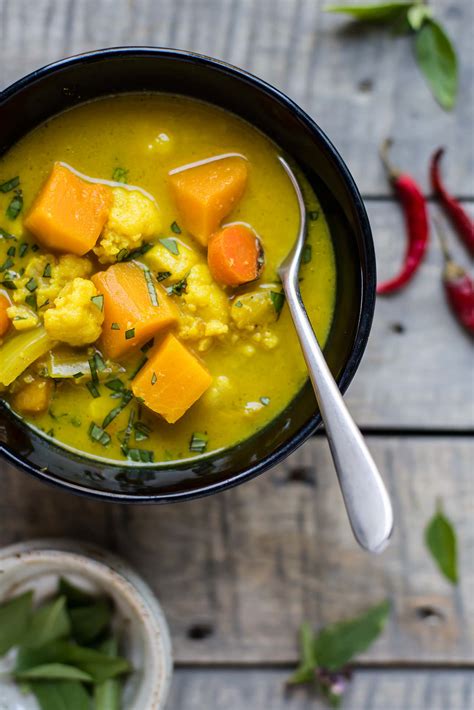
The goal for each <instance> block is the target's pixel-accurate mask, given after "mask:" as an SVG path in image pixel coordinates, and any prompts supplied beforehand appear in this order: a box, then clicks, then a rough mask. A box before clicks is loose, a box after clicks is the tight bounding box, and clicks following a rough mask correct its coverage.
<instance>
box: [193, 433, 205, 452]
mask: <svg viewBox="0 0 474 710" xmlns="http://www.w3.org/2000/svg"><path fill="white" fill-rule="evenodd" d="M207 442H208V437H207V435H206V434H200V433H199V432H197V431H196V432H194V434H193V435H192V437H191V441H190V442H189V450H190V451H195V452H197V453H200V454H202V453H204V451H206V449H207Z"/></svg>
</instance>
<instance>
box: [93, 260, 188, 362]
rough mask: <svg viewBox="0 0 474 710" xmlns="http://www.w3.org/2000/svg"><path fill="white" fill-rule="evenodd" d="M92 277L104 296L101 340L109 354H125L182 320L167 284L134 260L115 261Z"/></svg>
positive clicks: (116, 355) (110, 355)
mask: <svg viewBox="0 0 474 710" xmlns="http://www.w3.org/2000/svg"><path fill="white" fill-rule="evenodd" d="M91 278H92V281H93V282H94V284H95V286H96V288H97V290H98V291H99V294H102V296H103V297H104V324H103V326H102V337H101V342H102V347H103V350H104V353H105V355H106V356H107V357H110V358H112V359H115V358H120V357H122V356H123V355H125V354H126V353H128V352H130V351H131V350H134V349H135V348H137V347H139V346H140V345H143V343H145V342H146V341H147V340H149V339H150V338H152V337H153V336H154V335H155V333H157V332H158V331H161V330H163V329H164V328H168V327H170V326H172V325H174V324H175V323H176V322H177V320H178V308H177V306H176V304H175V303H173V301H172V300H171V299H170V297H169V296H168V294H167V293H166V291H165V289H164V288H163V286H161V285H160V284H159V283H157V281H156V280H155V279H154V278H153V276H152V275H151V272H150V271H144V270H143V269H141V268H140V267H139V266H137V264H134V263H133V262H125V263H118V264H113V265H112V266H110V267H109V268H108V269H107V270H106V271H99V272H98V273H96V274H94V275H93V276H92V277H91Z"/></svg>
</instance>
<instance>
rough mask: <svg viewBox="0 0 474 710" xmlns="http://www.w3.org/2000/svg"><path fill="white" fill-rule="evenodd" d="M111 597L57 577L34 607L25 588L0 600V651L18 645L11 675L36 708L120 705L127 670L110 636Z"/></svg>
mask: <svg viewBox="0 0 474 710" xmlns="http://www.w3.org/2000/svg"><path fill="white" fill-rule="evenodd" d="M112 616H113V607H112V602H111V601H110V599H108V598H107V597H95V596H93V595H91V594H89V593H88V592H86V591H85V590H82V589H80V588H79V587H76V586H75V585H73V584H71V583H70V582H69V581H68V580H66V579H61V580H60V582H59V586H58V591H57V594H56V595H55V596H54V598H52V599H51V600H49V601H48V602H47V603H45V604H42V605H41V606H39V607H38V608H37V609H34V608H33V594H32V593H31V592H27V593H26V594H22V595H21V596H18V597H15V598H13V599H10V600H8V601H7V602H5V603H4V604H1V605H0V656H2V655H4V654H5V653H7V652H8V651H9V650H10V649H12V648H14V647H17V654H16V662H15V668H14V671H13V678H14V680H15V681H16V682H17V683H18V684H19V685H20V687H21V688H22V689H23V690H25V692H31V693H33V694H34V695H35V697H36V699H37V701H38V703H39V706H40V708H41V710H119V709H120V706H121V680H120V678H121V676H123V675H124V674H126V673H128V672H129V671H130V665H129V663H128V662H127V661H126V659H125V658H122V657H121V656H119V655H118V646H117V640H116V639H115V638H114V637H113V636H112V635H111V623H112Z"/></svg>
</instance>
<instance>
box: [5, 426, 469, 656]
mask: <svg viewBox="0 0 474 710" xmlns="http://www.w3.org/2000/svg"><path fill="white" fill-rule="evenodd" d="M369 445H370V447H371V449H372V451H373V453H374V456H375V459H376V461H377V462H378V464H379V465H380V468H381V471H382V472H383V474H384V477H385V480H386V482H387V484H388V486H389V489H390V492H391V495H392V500H393V503H394V508H395V520H396V530H395V534H394V537H393V540H392V543H391V545H390V547H389V549H388V550H387V551H386V552H385V553H384V554H383V555H381V556H378V557H371V556H369V555H367V554H365V553H363V552H362V551H360V550H359V549H358V548H357V547H356V544H355V542H354V540H353V538H352V535H351V532H350V530H349V527H348V523H347V520H346V517H345V513H344V510H343V507H342V501H341V496H340V493H339V490H338V487H337V483H336V480H335V475H334V472H333V469H332V464H331V462H330V458H329V452H328V449H327V444H326V442H325V441H324V440H323V439H322V438H315V439H312V440H310V441H309V442H307V444H306V445H305V446H304V447H302V449H301V450H300V451H299V452H298V453H296V454H294V455H293V456H292V457H291V458H290V459H288V460H287V461H286V462H285V463H284V464H282V465H280V466H278V467H277V468H275V469H274V470H272V471H271V472H269V473H267V474H264V475H263V476H261V477H260V478H259V479H257V480H255V481H253V482H251V483H248V484H246V485H244V486H241V487H239V488H236V489H234V490H232V491H228V492H227V493H224V494H221V495H217V496H214V497H211V498H208V499H203V500H198V501H194V502H192V503H186V504H180V505H172V506H165V507H159V508H156V507H134V506H120V507H119V506H108V505H105V504H101V503H96V502H91V501H88V500H83V499H78V498H75V497H72V496H70V495H67V494H64V493H62V492H58V491H57V490H54V489H51V488H48V487H46V486H44V485H42V484H40V483H39V482H37V481H34V480H32V479H29V478H28V477H26V476H25V475H23V474H21V473H20V472H18V471H14V470H12V469H10V468H8V467H6V466H5V464H3V467H2V469H1V471H2V473H1V489H2V496H1V501H0V545H5V544H8V543H11V542H15V541H18V540H27V539H29V538H34V537H38V536H60V537H72V538H74V539H80V540H86V541H93V542H96V543H98V544H100V545H104V546H105V547H107V548H109V549H112V550H116V551H117V552H119V553H120V554H121V555H123V556H124V557H125V558H126V559H128V560H129V561H130V562H131V563H132V564H133V565H134V566H135V567H136V568H137V569H138V570H139V571H140V572H141V573H142V574H143V575H144V576H145V578H146V579H148V581H149V582H150V584H151V586H152V587H153V589H154V590H155V592H156V593H157V595H158V597H159V599H160V600H161V602H162V603H163V606H164V609H165V612H166V615H167V617H168V620H169V623H170V626H171V630H172V635H173V640H174V650H175V657H176V659H177V661H178V662H184V663H193V664H206V663H236V664H246V663H247V664H248V663H262V662H263V663H277V662H278V663H293V662H294V661H295V660H296V655H297V649H296V629H297V627H298V626H299V624H300V623H301V622H302V621H303V620H306V619H307V620H309V621H311V622H312V623H313V624H314V625H315V626H319V625H322V624H327V623H329V622H334V621H337V620H340V619H341V618H345V617H346V618H347V617H350V616H352V615H354V614H356V613H358V612H361V611H363V610H364V609H366V608H367V607H368V606H370V605H371V604H373V603H377V602H379V601H381V600H382V599H384V598H387V597H388V598H390V599H391V600H392V603H393V614H392V617H391V620H390V623H389V624H388V626H387V629H386V632H385V633H384V635H383V637H382V638H381V639H380V640H379V641H378V642H377V643H376V644H375V645H374V646H373V647H372V648H371V649H370V650H369V651H368V652H367V653H366V654H365V655H364V656H363V657H362V661H363V662H365V663H367V662H369V663H370V662H374V661H376V662H377V663H399V662H402V663H419V662H429V663H438V664H441V663H443V664H448V665H453V664H456V663H472V662H473V658H474V657H473V646H472V639H473V637H474V636H473V631H474V613H473V612H474V569H473V566H472V559H473V553H474V529H473V526H472V516H473V513H474V510H473V508H474V481H473V478H472V461H473V456H474V443H473V442H472V441H469V440H466V439H463V438H452V439H450V438H445V437H440V438H430V437H427V438H424V437H423V438H417V437H405V438H402V437H387V438H386V437H371V438H369ZM438 496H439V497H441V498H442V499H443V501H444V505H445V509H446V512H447V514H448V515H449V516H450V517H451V518H452V520H453V521H454V523H455V525H456V528H457V532H458V535H459V539H460V541H461V549H460V554H461V559H460V566H461V567H460V568H461V582H460V585H459V587H458V588H455V589H454V588H453V587H452V586H450V585H449V584H448V583H447V582H445V581H444V579H443V578H442V577H441V576H440V574H439V572H438V570H437V569H436V568H435V566H434V564H433V562H432V560H431V559H430V557H429V555H428V553H427V551H426V550H425V548H424V544H423V529H424V526H425V525H426V523H427V521H428V519H429V517H430V516H431V515H432V513H433V511H434V507H435V499H436V497H438Z"/></svg>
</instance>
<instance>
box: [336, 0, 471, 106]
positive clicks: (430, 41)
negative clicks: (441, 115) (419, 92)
mask: <svg viewBox="0 0 474 710" xmlns="http://www.w3.org/2000/svg"><path fill="white" fill-rule="evenodd" d="M324 9H325V10H326V11H327V12H335V13H345V14H348V15H351V16H352V17H353V18H354V19H355V20H358V21H360V22H378V23H381V24H388V25H391V26H392V27H393V28H394V29H397V30H398V29H400V28H402V30H403V31H406V32H409V33H410V34H412V35H413V36H414V39H415V42H414V50H415V59H416V61H417V63H418V67H419V68H420V71H421V72H422V73H423V75H424V77H425V80H426V82H427V84H428V86H429V87H430V89H431V93H432V94H433V96H434V98H435V99H436V101H437V102H438V103H439V104H440V106H442V108H444V109H445V110H446V111H450V110H451V109H452V108H454V106H455V104H456V98H457V93H458V60H457V56H456V50H455V49H454V46H453V44H452V42H451V40H450V39H449V37H448V35H447V33H446V31H445V29H444V28H443V26H442V25H441V24H440V22H438V21H437V20H435V19H434V18H433V11H432V9H431V8H430V7H428V6H427V5H426V4H425V3H424V2H423V0H415V2H388V3H379V4H371V5H328V6H326V7H325V8H324Z"/></svg>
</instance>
